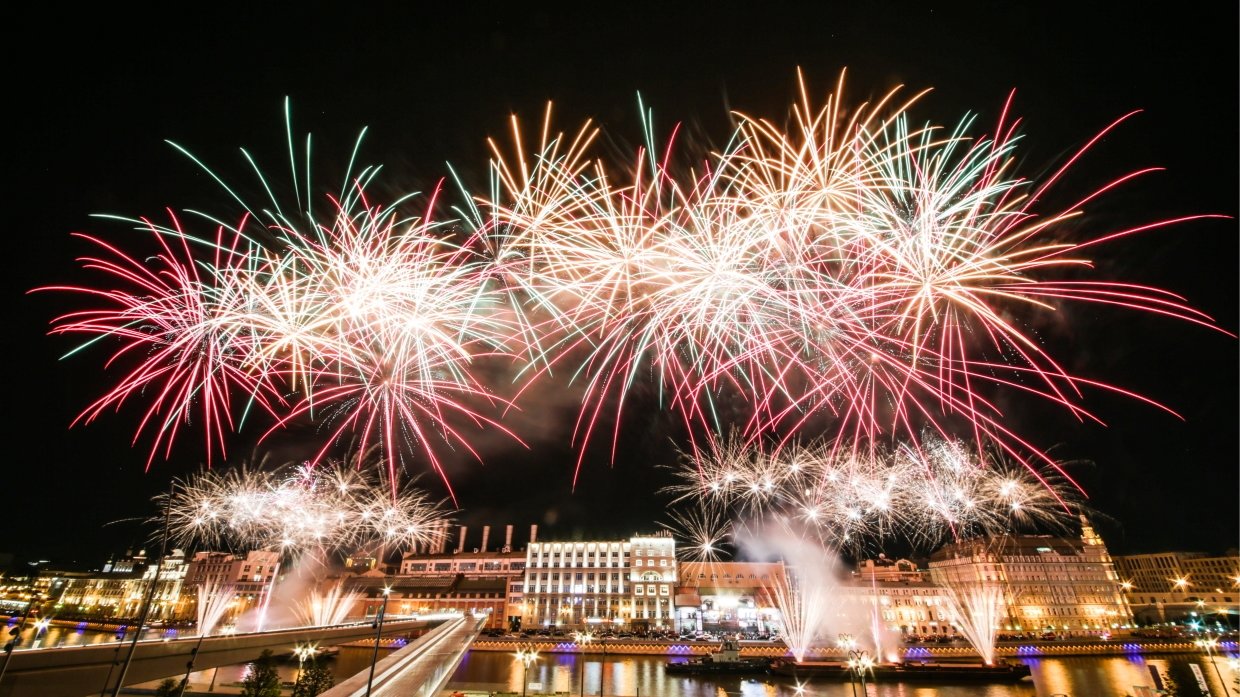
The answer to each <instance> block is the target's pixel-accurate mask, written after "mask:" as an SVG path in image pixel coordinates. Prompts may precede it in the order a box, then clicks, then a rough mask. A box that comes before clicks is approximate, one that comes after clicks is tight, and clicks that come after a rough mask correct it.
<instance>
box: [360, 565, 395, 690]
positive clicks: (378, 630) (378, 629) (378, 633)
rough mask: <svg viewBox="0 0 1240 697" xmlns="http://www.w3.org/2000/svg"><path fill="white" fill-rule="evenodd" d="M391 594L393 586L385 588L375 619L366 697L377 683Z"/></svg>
mask: <svg viewBox="0 0 1240 697" xmlns="http://www.w3.org/2000/svg"><path fill="white" fill-rule="evenodd" d="M391 592H392V588H391V586H384V587H383V604H382V605H380V606H379V614H378V616H377V617H375V652H374V653H373V654H371V656H370V677H369V678H367V679H366V697H370V689H371V686H372V685H374V682H375V664H376V663H378V662H379V641H380V640H381V639H382V638H383V615H384V614H385V613H386V612H387V604H388V596H389V595H390V594H391Z"/></svg>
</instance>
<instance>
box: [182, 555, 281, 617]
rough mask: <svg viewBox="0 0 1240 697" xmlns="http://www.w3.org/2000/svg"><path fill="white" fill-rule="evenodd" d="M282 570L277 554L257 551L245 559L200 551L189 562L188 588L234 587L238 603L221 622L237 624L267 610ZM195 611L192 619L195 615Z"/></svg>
mask: <svg viewBox="0 0 1240 697" xmlns="http://www.w3.org/2000/svg"><path fill="white" fill-rule="evenodd" d="M279 571H280V555H279V554H278V553H277V552H272V551H268V550H253V551H251V552H248V553H247V554H246V555H245V556H244V557H242V556H238V555H235V554H231V553H229V552H197V553H196V554H194V556H193V557H192V558H191V559H190V561H189V569H188V572H187V573H186V577H185V587H186V590H187V591H192V590H193V589H194V587H195V586H199V585H203V584H216V585H219V586H232V588H233V598H234V602H233V605H232V607H231V608H230V609H229V611H228V613H227V614H226V615H225V616H224V618H223V619H222V620H221V621H222V622H225V623H227V622H236V620H237V618H238V617H240V616H241V615H243V614H245V613H246V612H247V611H249V610H252V609H257V608H260V607H266V605H267V604H268V603H269V602H270V600H271V591H272V588H273V587H274V586H275V583H276V578H277V576H278V574H279ZM190 594H191V596H192V597H191V598H190V601H191V602H190V605H191V606H194V605H196V603H197V599H196V598H197V596H196V594H193V593H190ZM194 612H196V610H195V611H194ZM194 612H191V614H190V616H194Z"/></svg>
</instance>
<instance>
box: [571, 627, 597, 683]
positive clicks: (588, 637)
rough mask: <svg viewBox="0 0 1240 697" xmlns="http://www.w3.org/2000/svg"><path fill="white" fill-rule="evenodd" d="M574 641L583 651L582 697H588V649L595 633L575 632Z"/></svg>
mask: <svg viewBox="0 0 1240 697" xmlns="http://www.w3.org/2000/svg"><path fill="white" fill-rule="evenodd" d="M573 641H574V642H576V643H577V646H578V647H579V648H580V649H581V697H586V648H587V647H588V646H589V645H590V642H592V641H594V633H593V632H573Z"/></svg>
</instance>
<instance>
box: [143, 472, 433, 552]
mask: <svg viewBox="0 0 1240 697" xmlns="http://www.w3.org/2000/svg"><path fill="white" fill-rule="evenodd" d="M163 498H166V497H163ZM168 510H169V514H168V515H169V519H170V530H171V534H172V536H173V538H174V539H177V540H179V541H181V542H183V543H191V542H199V543H203V544H207V545H210V546H226V547H239V548H245V549H259V548H265V549H277V550H280V551H282V552H285V553H289V554H298V553H302V552H306V551H310V550H325V551H336V550H345V551H356V550H359V549H367V548H378V547H380V546H384V547H389V548H393V549H395V548H400V549H410V548H413V547H415V546H417V545H423V544H426V543H428V542H429V541H430V539H431V536H432V535H433V533H434V528H435V526H436V525H437V524H439V523H443V522H446V520H447V516H446V514H445V513H444V511H443V510H442V509H441V508H440V507H439V506H438V505H437V504H436V503H435V502H433V501H432V500H431V499H430V498H429V496H427V494H426V493H425V492H423V491H420V490H417V489H413V488H411V487H407V486H406V487H403V488H401V489H398V490H397V493H396V495H395V496H393V495H392V490H391V487H390V486H389V485H388V484H387V482H384V481H382V480H380V479H379V478H378V477H376V476H375V475H373V474H372V473H371V472H370V470H367V469H359V468H358V467H356V466H355V465H346V464H336V463H331V464H323V465H319V466H311V465H286V466H284V467H282V468H275V469H268V470H257V469H255V470H251V469H248V468H245V467H240V468H234V469H231V470H229V471H227V472H225V473H222V474H221V473H218V472H215V471H204V472H202V473H200V474H198V475H196V476H193V477H190V478H187V479H186V480H183V481H177V482H175V483H174V487H173V492H172V494H171V500H170V502H169V504H168Z"/></svg>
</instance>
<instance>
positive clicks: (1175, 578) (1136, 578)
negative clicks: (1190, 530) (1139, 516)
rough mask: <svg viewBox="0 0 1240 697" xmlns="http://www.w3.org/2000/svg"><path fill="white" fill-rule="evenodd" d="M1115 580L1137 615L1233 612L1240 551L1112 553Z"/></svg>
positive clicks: (1239, 588)
mask: <svg viewBox="0 0 1240 697" xmlns="http://www.w3.org/2000/svg"><path fill="white" fill-rule="evenodd" d="M1115 567H1116V569H1117V570H1118V571H1119V576H1120V582H1121V584H1122V586H1123V588H1124V591H1125V593H1126V595H1127V599H1128V603H1129V604H1130V605H1131V607H1132V612H1133V615H1134V617H1135V618H1136V620H1137V621H1138V622H1140V623H1158V622H1166V621H1169V620H1189V621H1190V622H1191V621H1197V622H1209V621H1211V620H1212V619H1222V618H1220V617H1219V616H1220V615H1230V622H1224V624H1230V625H1232V626H1234V625H1235V617H1236V614H1237V610H1238V607H1237V605H1238V603H1240V556H1237V555H1224V556H1210V555H1207V554H1202V553H1199V552H1160V553H1157V554H1128V555H1117V556H1116V557H1115Z"/></svg>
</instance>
